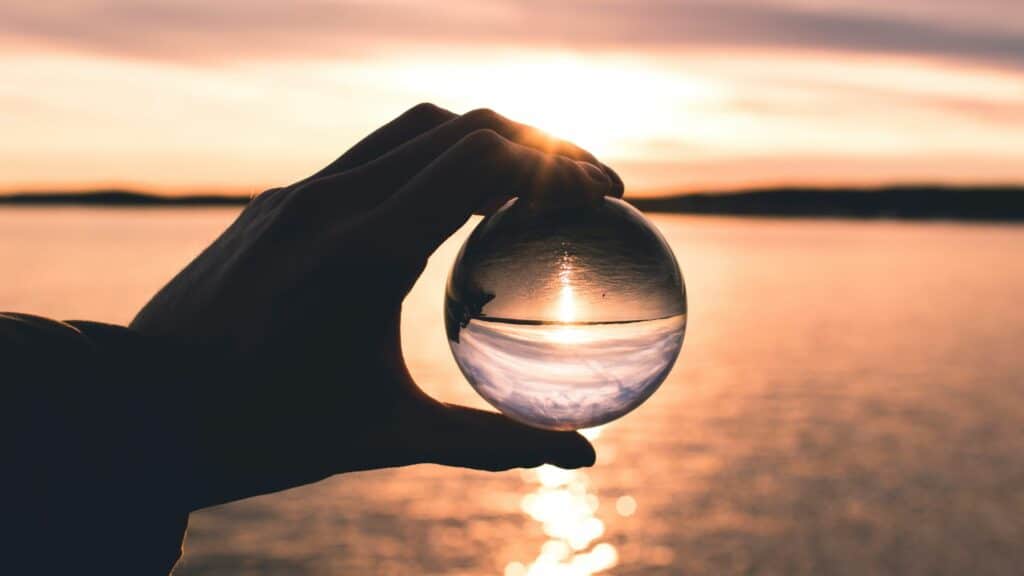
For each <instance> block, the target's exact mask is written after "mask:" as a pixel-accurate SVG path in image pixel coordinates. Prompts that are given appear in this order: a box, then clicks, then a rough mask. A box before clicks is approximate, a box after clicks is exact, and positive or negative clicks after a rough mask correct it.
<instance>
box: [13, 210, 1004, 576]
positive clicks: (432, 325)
mask: <svg viewBox="0 0 1024 576" xmlns="http://www.w3.org/2000/svg"><path fill="white" fill-rule="evenodd" d="M234 214H235V211H234V210H220V209H218V210H205V209H204V210H82V209H6V208H5V209H0V270H3V282H0V308H3V309H13V310H20V311H23V312H34V313H38V314H44V315H49V316H54V317H58V318H71V317H78V318H89V319H94V320H102V321H112V322H127V321H128V320H129V319H130V318H131V317H132V315H133V314H134V312H135V310H136V309H137V308H138V307H139V306H141V305H142V304H143V303H144V302H145V300H146V298H147V297H148V296H149V295H150V294H151V293H152V292H153V291H154V290H156V289H157V288H158V287H159V286H160V285H161V284H162V283H163V282H164V281H165V280H166V279H167V278H168V277H169V276H170V275H171V274H172V273H174V272H175V271H176V270H177V269H178V268H180V267H181V266H183V265H184V264H185V263H187V262H188V260H189V259H190V258H191V256H192V255H194V254H195V252H196V251H198V250H199V249H200V248H201V247H202V246H203V245H205V244H206V243H207V242H209V241H210V240H211V239H213V238H214V237H215V236H216V234H217V233H218V232H219V231H220V230H221V229H222V228H223V227H224V226H226V225H227V224H228V223H229V222H230V220H231V219H232V218H233V216H234ZM653 221H654V222H655V223H656V224H657V225H658V227H659V228H660V229H661V231H662V233H663V234H664V236H665V237H666V239H667V240H668V242H669V243H670V244H671V245H672V247H673V249H674V251H675V252H676V254H677V256H678V258H679V262H680V265H681V267H682V269H683V273H684V274H685V275H686V279H687V288H688V294H689V297H690V302H691V308H690V311H689V322H690V326H689V328H688V333H687V337H686V338H687V339H686V344H685V345H684V347H683V351H682V355H681V356H680V359H679V362H678V364H677V365H676V367H675V368H674V369H673V371H672V373H671V374H670V375H669V377H668V379H667V380H666V381H665V383H664V384H663V385H662V387H661V389H660V390H659V391H658V392H657V393H656V394H655V395H654V396H653V397H651V399H650V400H649V401H648V402H646V403H645V404H644V405H642V406H640V407H639V408H638V409H637V410H636V411H635V412H633V413H630V414H628V415H626V416H625V417H624V418H622V419H620V420H617V421H615V422H612V423H610V424H608V425H607V426H605V427H603V428H601V429H600V431H587V432H586V433H587V434H588V435H590V436H591V438H592V439H593V440H594V442H595V445H596V447H597V452H598V462H597V465H596V466H595V467H593V468H591V469H587V470H582V471H575V472H566V471H561V470H558V469H555V468H550V467H543V468H539V469H537V470H533V471H527V472H515V471H513V472H507V473H501V474H487V473H482V472H472V471H466V470H457V469H449V468H442V467H437V466H414V467H410V468H403V469H394V470H381V471H376V472H370V473H359V474H350V475H344V476H340V477H335V478H332V479H329V480H326V481H324V482H320V483H318V484H315V485H312V486H308V487H305V488H301V489H296V490H291V491H288V492H284V493H281V494H275V495H269V496H265V497H259V498H253V499H250V500H246V501H242V502H236V503H233V504H229V505H225V506H219V507H216V508H211V509H208V510H203V511H200V512H198V513H196V514H193V515H192V519H191V523H190V528H189V536H188V540H187V542H186V554H185V557H184V560H183V561H182V563H181V565H180V566H179V568H178V570H177V573H178V574H180V575H183V576H190V575H192V576H194V575H200V574H283V575H316V574H396V575H408V574H424V575H442V574H443V575H454V576H477V575H499V576H500V575H503V574H504V575H513V576H514V575H516V574H519V575H523V576H525V575H530V574H533V575H536V574H559V575H563V574H572V575H576V574H588V575H589V574H595V573H596V574H602V575H604V574H614V575H616V576H649V575H661V574H665V575H677V574H807V575H811V574H839V575H847V574H848V575H851V576H852V575H859V574H877V573H892V574H896V573H898V574H907V575H925V574H927V575H934V574H938V575H950V576H952V575H959V574H993V575H994V574H1014V573H1018V572H1019V568H1020V566H1021V562H1022V561H1024V556H1022V552H1021V549H1020V542H1021V540H1022V535H1024V492H1022V488H1021V487H1022V486H1024V460H1022V459H1021V458H1020V455H1021V454H1022V453H1024V433H1022V430H1024V382H1022V380H1021V378H1022V376H1021V375H1022V374H1024V356H1022V355H1021V354H1020V342H1022V341H1024V307H1022V306H1021V305H1020V295H1021V294H1024V259H1021V258H1020V254H1021V250H1022V247H1024V227H1020V226H1009V225H981V224H957V223H948V222H931V223H907V222H892V221H837V220H827V219H822V220H776V219H742V218H691V217H678V216H664V215H655V216H654V217H653ZM467 232H468V231H467V230H463V231H461V232H460V233H459V234H458V235H457V237H456V238H455V239H453V241H451V242H449V243H447V244H446V245H444V246H443V247H442V248H441V250H440V251H439V252H438V253H437V254H436V255H435V256H434V257H433V258H432V259H431V261H430V263H429V264H428V266H427V269H426V271H425V272H424V275H423V278H422V279H421V281H420V282H419V283H418V284H417V286H416V287H415V288H414V290H413V292H412V294H411V295H410V296H409V298H408V300H407V303H406V306H405V307H404V310H403V319H402V322H403V325H402V328H403V342H404V348H405V357H406V360H407V362H408V364H409V368H410V371H411V373H412V374H413V376H414V377H415V378H416V380H417V382H418V383H419V384H420V385H421V386H422V387H423V388H424V389H425V390H426V391H428V392H429V393H430V394H431V395H433V396H435V397H437V398H440V399H442V400H445V401H450V402H459V403H464V404H472V405H476V406H486V404H485V403H484V402H483V401H482V400H481V399H480V397H479V396H477V395H476V393H475V392H474V391H473V390H472V389H471V388H470V386H469V385H468V384H467V383H466V382H465V380H464V379H463V377H462V375H461V374H460V373H459V370H458V367H457V366H456V365H455V363H454V361H453V359H452V357H451V354H450V353H449V350H448V343H447V339H446V336H445V331H444V327H443V321H442V293H443V285H444V280H445V277H446V274H447V272H448V268H449V266H450V265H451V262H452V260H453V258H454V256H455V252H456V251H457V250H458V247H459V244H460V242H461V239H463V238H465V235H466V233H467ZM339 385H352V384H351V383H344V382H340V383H339Z"/></svg>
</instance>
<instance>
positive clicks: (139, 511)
mask: <svg viewBox="0 0 1024 576" xmlns="http://www.w3.org/2000/svg"><path fill="white" fill-rule="evenodd" d="M177 360H179V359H176V358H175V357H174V355H173V354H171V353H168V351H167V349H166V348H165V347H162V346H159V345H156V344H155V343H154V342H151V341H148V340H147V339H146V338H145V337H143V336H141V335H139V334H137V333H134V332H133V331H131V330H129V329H127V328H122V327H116V326H109V325H104V324H95V323H86V322H76V323H62V322H55V321H52V320H46V319H43V318H38V317H33V316H26V315H17V314H0V391H2V397H0V398H2V408H0V416H2V418H3V428H4V438H5V441H4V443H5V444H6V445H7V447H6V448H5V450H4V467H3V474H2V477H3V481H2V485H3V486H4V490H3V495H4V498H5V500H6V503H7V505H6V506H5V508H6V510H5V512H6V516H7V517H6V518H5V524H6V526H7V528H8V530H7V531H5V532H7V533H8V534H9V535H11V536H7V537H4V540H3V541H4V546H3V547H4V551H3V559H2V560H0V562H3V566H4V568H3V569H2V570H3V572H5V573H9V574H70V573H106V574H167V573H168V572H170V570H171V569H172V568H173V567H174V564H175V563H176V562H177V560H178V558H179V557H180V555H181V545H182V538H183V537H184V533H185V528H186V525H187V522H188V511H189V510H190V506H189V502H188V501H187V498H186V496H184V494H186V493H187V491H188V489H187V486H188V485H189V484H190V483H193V482H194V480H195V479H194V477H193V473H192V469H193V464H192V462H191V461H190V458H191V457H192V456H191V454H192V453H193V452H194V450H193V449H192V448H193V446H194V443H195V438H194V436H193V434H194V432H193V427H192V426H191V422H190V417H189V413H188V410H187V408H188V398H187V395H186V394H185V393H183V389H184V388H185V387H184V386H183V385H182V383H181V382H179V381H177V380H178V379H180V376H179V375H180V373H181V371H180V369H178V367H177V366H176V364H178V361H177ZM143 375H145V376H144V377H143ZM12 566H13V568H12Z"/></svg>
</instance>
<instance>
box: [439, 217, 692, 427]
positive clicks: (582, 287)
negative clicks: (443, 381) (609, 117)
mask: <svg viewBox="0 0 1024 576" xmlns="http://www.w3.org/2000/svg"><path fill="white" fill-rule="evenodd" d="M445 327H446V330H447V333H448V343H449V345H450V346H451V349H452V353H453V355H454V356H455V360H456V363H457V364H458V365H459V368H460V369H461V370H462V373H463V374H464V375H465V376H466V379H467V380H469V383H470V384H471V385H472V386H473V388H474V389H475V390H476V391H477V392H478V393H479V394H480V395H481V396H483V397H484V399H486V400H487V401H488V402H489V403H490V404H491V405H493V406H494V407H495V408H497V409H498V410H500V411H501V412H502V413H504V414H505V415H507V416H509V417H511V418H514V419H516V420H518V421H520V422H523V423H525V424H529V425H531V426H535V427H539V428H547V429H552V430H576V429H580V428H588V427H591V426H597V425H599V424H604V423H606V422H609V421H611V420H614V419H616V418H618V417H620V416H622V415H623V414H625V413H627V412H629V411H630V410H632V409H634V408H636V407H637V406H639V405H640V404H641V403H642V402H643V401H644V400H646V399H647V398H648V397H650V395H651V394H653V393H654V391H655V390H657V389H658V386H660V385H661V383H662V382H663V381H664V380H665V377H666V376H668V373H669V371H670V370H671V369H672V366H673V364H674V363H675V360H676V357H677V356H678V355H679V350H680V348H681V347H682V344H683V334H684V333H685V331H686V287H685V285H684V283H683V277H682V274H681V273H680V271H679V266H678V265H677V264H676V259H675V257H674V256H673V254H672V250H671V249H670V248H669V246H668V244H667V243H666V242H665V240H664V238H662V236H661V234H660V233H659V232H658V231H657V229H655V228H654V226H653V225H652V224H651V223H650V222H649V221H648V220H647V219H646V218H644V216H643V215H642V214H641V213H640V212H639V211H638V210H636V209H635V208H633V207H632V206H630V205H629V204H627V203H626V202H623V201H622V200H617V199H614V198H605V199H603V200H602V201H600V202H598V203H597V204H596V205H593V206H587V207H584V208H579V209H572V210H555V211H547V212H537V211H535V210H532V209H531V208H530V207H528V206H527V204H526V203H523V202H519V201H517V200H511V201H509V203H507V204H506V205H505V206H503V207H502V208H501V209H499V210H498V211H497V212H495V213H494V214H492V215H491V216H489V217H487V218H485V219H484V220H483V221H482V222H481V223H480V224H479V225H478V226H477V227H476V229H474V230H473V232H472V234H471V235H470V236H469V238H468V239H467V240H466V243H465V244H464V245H463V246H462V250H461V251H460V252H459V255H458V257H457V258H456V260H455V264H454V266H453V267H452V271H451V274H450V275H449V278H448V286H447V289H446V293H445Z"/></svg>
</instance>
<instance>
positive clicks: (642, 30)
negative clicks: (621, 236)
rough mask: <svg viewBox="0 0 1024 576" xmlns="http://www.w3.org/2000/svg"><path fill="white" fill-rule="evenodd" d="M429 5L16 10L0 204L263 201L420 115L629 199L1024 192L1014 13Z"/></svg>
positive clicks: (877, 2) (1023, 38) (857, 5)
mask: <svg viewBox="0 0 1024 576" xmlns="http://www.w3.org/2000/svg"><path fill="white" fill-rule="evenodd" d="M435 5H436V3H430V2H402V1H393V0H392V1H386V2H366V1H343V2H324V1H316V2H309V1H305V0H303V1H297V2H289V3H277V2H267V1H262V0H261V1H250V2H242V1H236V2H223V3H217V4H213V3H208V2H196V1H184V2H181V1H179V2H174V1H171V0H143V1H138V0H136V1H133V2H129V1H127V0H125V1H119V0H114V1H107V2H88V1H85V2H83V1H71V2H66V1H65V2H48V3H40V2H24V1H22V0H7V1H6V2H4V3H3V5H2V6H0V79H2V80H0V134H3V137H2V138H0V190H14V189H26V188H30V189H45V188H53V187H59V188H79V187H91V186H100V185H112V184H113V185H124V186H134V187H144V188H147V189H155V190H159V191H164V192H178V191H188V190H197V189H201V190H230V191H238V192H255V191H258V190H260V189H263V188H266V187H270V186H274V185H280V184H283V183H287V182H290V181H293V180H296V179H298V178H300V177H302V176H303V175H305V174H308V173H309V172H311V171H313V170H315V169H317V168H318V167H320V166H321V165H323V164H324V163H326V162H328V161H329V160H331V159H332V158H333V157H335V156H337V155H338V154H340V153H341V152H343V151H344V149H345V148H346V147H347V146H349V145H350V144H352V143H353V142H354V141H355V140H357V139H358V138H359V137H360V136H362V135H363V134H365V133H367V132H368V131H370V130H372V129H373V128H375V127H376V126H378V125H379V124H381V123H383V122H385V121H387V120H388V119H390V118H391V117H393V116H395V115H397V114H398V113H400V112H401V111H402V110H404V109H405V108H408V107H409V106H411V105H413V104H415V103H417V102H420V101H432V102H435V103H437V104H440V105H442V106H446V107H449V108H451V109H452V110H455V111H465V110H468V109H470V108H473V107H479V106H488V107H492V108H495V109H496V110H498V111H499V112H502V113H504V114H506V115H508V116H510V117H513V118H515V119H519V120H523V121H527V122H531V123H534V124H536V125H538V126H539V127H541V128H544V129H546V130H548V131H550V132H553V133H555V134H556V135H561V136H565V137H567V138H570V139H574V140H576V141H578V142H579V143H580V144H582V145H584V146H587V147H589V148H590V149H591V150H593V151H594V152H595V153H597V154H598V155H599V156H601V157H602V159H605V160H606V161H608V163H610V164H612V165H613V166H615V167H616V168H618V169H619V171H620V172H621V173H622V174H623V176H624V178H625V180H626V183H627V188H628V189H629V190H630V192H639V193H643V192H650V191H658V190H669V189H672V190H676V189H704V188H732V187H741V186H749V185H768V184H781V183H800V184H838V183H856V184H876V183H887V182H906V181H943V182H1024V3H1021V2H1020V1H1019V0H988V1H985V2H980V1H975V2H970V3H965V2H954V1H952V0H907V1H904V2H901V3H892V2H884V1H882V0H863V1H860V2H853V1H835V2H829V3H822V2H813V3H812V2H804V1H801V0H776V1H774V2H756V1H754V0H733V1H718V2H711V1H692V0H691V1H677V2H659V1H634V2H627V1H625V0H619V1H609V0H592V1H584V0H568V1H565V2H559V3H557V4H552V3H544V2H539V1H536V0H533V1H531V0H521V1H518V2H508V1H475V2H469V1H467V0H452V1H449V2H447V3H446V6H447V8H445V9H440V8H435ZM551 6H555V7H556V8H554V9H551Z"/></svg>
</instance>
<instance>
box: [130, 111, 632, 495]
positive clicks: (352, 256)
mask: <svg viewBox="0 0 1024 576" xmlns="http://www.w3.org/2000/svg"><path fill="white" fill-rule="evenodd" d="M605 194H610V195H616V196H621V194H622V183H621V180H619V178H618V176H616V175H615V173H614V172H612V171H611V170H610V169H608V168H607V167H605V166H603V165H601V164H599V163H598V162H597V160H595V159H594V158H593V156H591V155H590V154H589V153H587V152H585V151H583V150H581V149H579V148H577V147H575V146H573V145H571V144H568V143H566V142H562V141H558V140H553V139H551V138H550V137H548V136H546V135H544V134H543V133H541V132H538V131H537V130H535V129H532V128H529V127H527V126H524V125H521V124H517V123H513V122H511V121H509V120H507V119H505V118H503V117H501V116H499V115H497V114H495V113H493V112H491V111H488V110H477V111H473V112H470V113H468V114H463V115H461V116H456V115H454V114H452V113H450V112H448V111H445V110H442V109H440V108H437V107H435V106H432V105H428V104H424V105H419V106H416V107H415V108H413V109H411V110H409V111H408V112H406V113H405V114H403V115H401V116H400V117H398V118H397V119H395V120H394V121H392V122H391V123H389V124H387V125H385V126H384V127H382V128H380V129H378V130H377V131H376V132H374V133H373V134H371V135H370V136H368V137H367V138H365V139H364V140H363V141H361V142H360V143H358V144H357V145H356V146H355V147H353V148H352V149H351V150H349V151H348V152H346V153H345V154H344V155H343V156H341V157H340V158H339V159H338V160H336V161H335V162H333V163H332V164H331V165H329V166H327V167H326V168H324V169H323V170H321V171H320V172H318V173H317V174H315V175H313V176H312V177H310V178H307V179H305V180H302V181H300V182H298V183H296V184H293V185H291V186H288V187H285V188H278V189H273V190H268V191H267V192H264V193H263V194H261V195H259V196H258V197H256V198H254V199H253V200H252V202H251V203H250V204H249V205H248V206H247V207H246V208H245V210H244V211H243V212H242V213H241V215H240V216H239V217H238V219H237V220H236V221H235V222H234V223H233V224H232V225H231V226H230V227H229V228H228V229H227V230H226V231H225V232H224V233H223V234H222V235H221V236H220V237H219V238H217V240H216V241H214V242H213V244H212V245H211V246H210V247H208V248H207V249H206V250H205V251H204V252H203V253H202V254H201V255H200V256H199V257H198V258H196V260H195V261H193V262H192V263H191V264H190V265H189V266H188V267H186V268H185V269H184V270H183V271H182V272H181V273H179V274H178V275H177V277H175V278H174V279H173V280H172V281H171V282H170V283H169V284H168V285H167V286H166V287H165V288H164V289H163V290H161V291H160V292H159V293H158V294H157V295H156V296H155V297H154V298H153V299H152V301H150V302H149V303H148V304H147V305H146V306H145V307H144V308H143V310H142V311H141V312H140V313H139V315H138V316H137V317H136V318H135V320H134V322H133V323H132V328H134V329H136V330H138V331H140V332H142V333H145V334H150V335H154V336H163V337H169V338H171V339H174V340H178V341H182V342H187V343H189V344H190V345H195V346H196V347H197V348H202V349H203V350H206V351H207V352H208V353H209V352H210V351H213V354H212V355H210V356H208V357H212V358H216V359H217V360H215V361H214V360H211V361H208V364H209V378H208V379H204V378H207V376H203V377H200V381H201V383H200V384H199V385H197V387H196V390H194V391H193V392H190V393H191V394H193V396H194V397H193V398H190V399H189V402H188V405H194V406H195V413H194V414H191V415H187V416H188V417H189V418H191V419H192V421H193V422H194V423H195V424H194V425H195V426H196V427H197V430H196V431H195V436H196V443H197V446H196V450H197V452H198V454H197V457H196V464H195V465H196V466H197V472H196V474H197V476H200V478H197V480H196V485H195V486H194V487H191V488H190V490H191V491H193V492H194V493H195V494H194V496H191V497H190V499H191V501H193V502H194V506H193V507H194V508H199V507H202V506H206V505H210V504H215V503H218V502H224V501H230V500H234V499H238V498H243V497H247V496H252V495H255V494H259V493H264V492H269V491H274V490H280V489H284V488H288V487H291V486H297V485H300V484H304V483H308V482H312V481H315V480H319V479H321V478H324V477H326V476H329V475H332V474H336V473H339V472H347V471H354V470H366V469H373V468H381V467H388V466H401V465H406V464H413V463H420V462H434V463H440V464H447V465H453V466H464V467H470V468H478V469H484V470H502V469H507V468H512V467H518V466H536V465H539V464H542V463H545V462H549V463H553V464H556V465H559V466H563V467H578V466H587V465H590V464H592V463H593V461H594V451H593V448H592V447H591V446H590V444H589V443H588V442H587V441H586V440H585V439H584V438H583V437H582V436H580V435H579V434H577V433H574V432H549V431H542V430H536V429H532V428H529V427H526V426H524V425H521V424H518V423H516V422H514V421H512V420H510V419H508V418H506V417H504V416H502V415H500V414H497V413H492V412H485V411H480V410H475V409H471V408H466V407H460V406H451V405H446V404H442V403H440V402H437V401H435V400H433V399H431V398H430V397H428V396H427V395H426V394H425V393H423V392H422V391H421V390H420V389H419V388H418V387H417V386H416V384H415V383H414V382H413V381H412V379H411V378H410V376H409V373H408V371H407V370H406V367H405V364H404V362H403V359H402V353H401V344H400V338H399V324H400V323H399V316H400V313H401V305H402V300H403V298H404V297H405V295H406V294H407V292H408V291H409V289H410V288H411V287H412V285H413V283H414V282H415V281H416V278H417V277H418V276H419V274H420V273H421V271H422V270H423V267H424V265H425V264H426V261H427V258H428V256H429V255H430V254H431V253H432V252H433V251H434V250H435V249H436V248H437V247H438V246H439V245H440V244H441V243H442V242H443V241H444V240H445V238H447V237H448V236H449V235H450V234H452V233H453V232H454V231H455V230H457V229H458V228H459V227H460V226H461V225H462V224H463V223H465V222H466V220H467V219H468V218H469V217H470V215H472V214H473V213H474V212H477V213H479V212H481V211H482V210H487V209H490V208H493V207H494V206H497V205H500V204H501V203H502V202H503V201H505V200H506V199H507V198H509V197H511V196H512V195H517V196H520V197H521V198H522V199H523V200H524V201H526V202H528V203H530V205H534V206H537V207H539V208H541V209H543V208H544V207H546V206H550V205H558V206H561V207H562V209H571V208H572V206H574V205H575V204H583V203H586V202H589V201H594V200H596V199H599V198H600V197H601V196H602V195H605ZM566 207H567V208H566ZM442 329H443V327H442V326H441V318H440V317H439V318H438V330H442ZM218 362H223V363H226V364H228V365H226V366H225V365H217V363H218ZM204 369H205V368H204Z"/></svg>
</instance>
